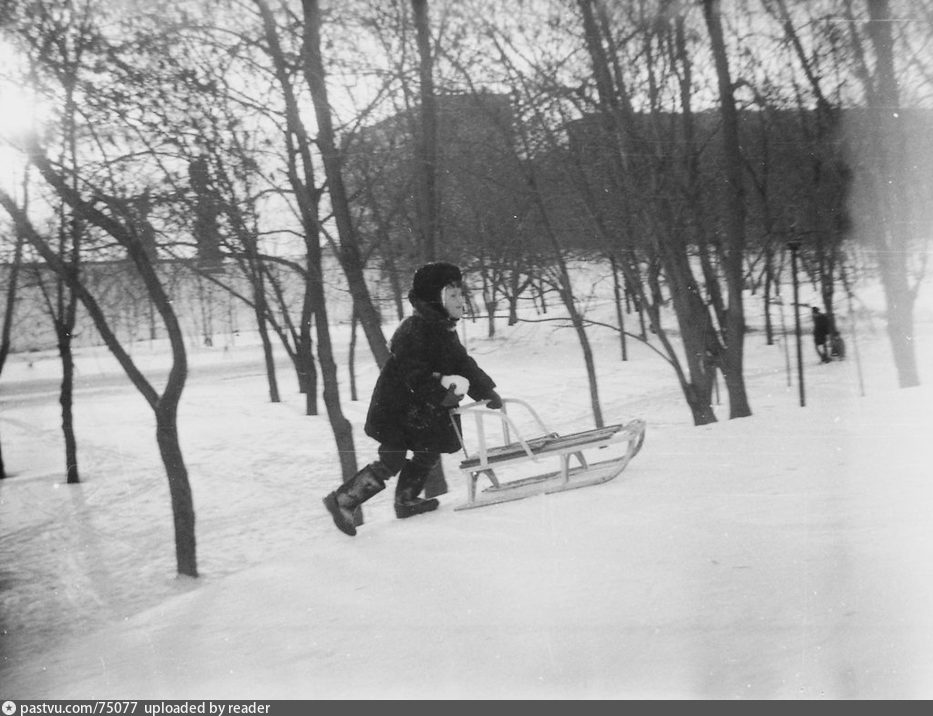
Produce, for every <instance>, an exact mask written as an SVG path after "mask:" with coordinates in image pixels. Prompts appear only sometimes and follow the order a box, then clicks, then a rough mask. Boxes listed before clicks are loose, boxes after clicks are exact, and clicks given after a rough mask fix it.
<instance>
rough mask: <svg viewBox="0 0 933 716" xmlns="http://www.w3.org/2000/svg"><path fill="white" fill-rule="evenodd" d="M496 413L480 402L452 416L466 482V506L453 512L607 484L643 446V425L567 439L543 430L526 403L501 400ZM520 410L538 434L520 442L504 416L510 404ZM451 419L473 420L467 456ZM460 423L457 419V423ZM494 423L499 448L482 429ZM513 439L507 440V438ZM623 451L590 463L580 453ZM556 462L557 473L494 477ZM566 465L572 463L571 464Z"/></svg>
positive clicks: (640, 422)
mask: <svg viewBox="0 0 933 716" xmlns="http://www.w3.org/2000/svg"><path fill="white" fill-rule="evenodd" d="M502 403H503V405H502V409H501V410H491V409H489V408H487V407H486V403H485V401H480V402H476V403H470V404H468V405H462V406H460V407H459V408H456V409H455V410H452V411H451V420H452V421H453V423H454V427H455V428H456V429H457V436H458V437H459V439H460V446H461V447H462V448H463V454H464V460H463V461H462V462H461V463H460V472H461V473H462V474H463V476H464V477H465V478H466V481H467V501H466V502H465V503H463V504H462V505H459V506H457V507H455V508H454V509H455V510H468V509H472V508H474V507H483V506H485V505H493V504H497V503H500V502H509V501H511V500H521V499H524V498H526V497H531V496H532V495H540V494H551V493H554V492H563V491H564V490H573V489H577V488H580V487H587V486H589V485H596V484H599V483H601V482H608V481H609V480H611V479H613V478H614V477H616V476H617V475H618V474H619V473H621V472H622V471H623V470H624V469H625V468H626V466H627V465H628V463H629V462H630V461H631V459H632V458H633V457H635V455H637V454H638V451H639V450H640V449H641V446H642V444H643V443H644V441H645V427H646V425H645V421H644V420H631V421H629V422H628V423H625V424H618V425H608V426H606V427H603V428H594V429H592V430H584V431H582V432H578V433H571V434H569V435H559V434H558V433H556V432H552V431H550V430H548V428H547V426H546V425H545V424H544V422H543V421H542V420H541V418H540V417H539V416H538V413H537V412H535V410H534V408H532V407H531V406H530V405H529V404H528V403H526V402H525V401H524V400H518V399H516V398H507V399H505V400H503V401H502ZM513 404H514V405H519V406H521V407H522V408H523V409H524V410H526V411H528V413H529V414H530V416H531V418H532V420H533V422H534V423H535V424H536V426H537V429H539V430H540V432H541V435H539V436H538V437H534V438H528V439H526V438H524V437H523V436H522V434H521V432H520V430H519V429H518V426H517V425H516V423H515V421H514V420H512V418H511V417H510V416H509V414H508V407H509V405H513ZM454 415H460V416H462V418H465V417H466V416H467V415H473V417H474V418H475V427H476V442H477V449H476V451H475V452H473V453H470V452H469V451H468V450H467V447H466V444H465V442H464V438H463V432H462V431H461V430H460V429H459V427H458V426H457V422H456V421H455V420H454V419H453V416H454ZM462 418H461V419H462ZM487 418H495V419H496V420H498V421H499V422H500V423H501V428H502V441H501V444H499V445H495V446H490V445H489V443H488V441H487V437H486V430H485V420H486V419H487ZM512 435H514V436H515V439H514V440H512V439H511V436H512ZM623 444H624V448H625V449H624V452H623V453H622V454H621V455H619V456H616V457H614V458H612V459H609V460H604V461H601V462H589V461H588V460H587V458H586V456H585V455H584V451H588V450H599V449H603V448H608V447H609V446H614V445H617V446H622V445H623ZM546 460H552V461H556V462H557V465H558V469H557V470H553V471H550V472H545V473H543V474H540V475H532V476H529V477H523V478H519V479H513V480H510V481H502V480H500V478H499V476H498V475H497V474H496V471H497V470H502V469H505V468H509V467H514V466H518V465H526V466H527V464H528V463H529V462H532V463H543V462H545V461H546ZM571 461H574V462H575V463H576V464H574V465H571ZM482 476H485V477H486V478H488V479H489V481H490V483H491V485H490V486H489V487H487V488H485V489H484V490H482V491H481V492H477V482H478V481H479V478H480V477H482Z"/></svg>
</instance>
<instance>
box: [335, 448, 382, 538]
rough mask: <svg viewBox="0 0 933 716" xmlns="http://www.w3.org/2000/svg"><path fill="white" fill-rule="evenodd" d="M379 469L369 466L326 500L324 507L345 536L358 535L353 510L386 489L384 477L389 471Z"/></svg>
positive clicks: (378, 466)
mask: <svg viewBox="0 0 933 716" xmlns="http://www.w3.org/2000/svg"><path fill="white" fill-rule="evenodd" d="M379 468H382V466H381V465H378V464H373V465H367V466H366V467H364V468H363V469H362V470H360V471H359V472H358V473H356V474H355V475H354V476H353V477H351V478H350V479H349V480H347V481H346V482H345V483H343V484H342V485H341V486H340V487H338V488H337V489H336V490H334V491H333V492H332V493H330V494H329V495H328V496H327V497H325V498H324V507H326V508H327V511H328V512H330V514H331V516H332V517H333V518H334V524H335V525H337V529H339V530H340V531H341V532H343V533H344V534H348V535H350V536H351V537H353V536H354V535H356V525H355V524H354V521H353V510H355V509H356V508H357V507H359V506H360V505H362V504H363V503H364V502H366V500H368V499H369V498H370V497H372V496H373V495H375V494H376V493H378V492H382V491H383V490H384V489H385V486H386V482H385V477H383V476H382V475H383V474H385V473H387V472H388V471H387V470H385V468H382V469H381V470H380V469H379ZM386 477H387V475H386Z"/></svg>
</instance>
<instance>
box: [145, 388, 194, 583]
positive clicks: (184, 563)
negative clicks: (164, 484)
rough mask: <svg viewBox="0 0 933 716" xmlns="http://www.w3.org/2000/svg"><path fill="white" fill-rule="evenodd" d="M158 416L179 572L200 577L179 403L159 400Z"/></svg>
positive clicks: (169, 399) (160, 443)
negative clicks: (180, 426)
mask: <svg viewBox="0 0 933 716" xmlns="http://www.w3.org/2000/svg"><path fill="white" fill-rule="evenodd" d="M155 413H156V442H157V443H158V445H159V454H160V455H161V456H162V464H163V465H165V471H166V474H167V475H168V488H169V495H170V497H171V501H172V521H173V525H174V529H175V561H176V563H177V565H178V573H179V574H182V575H185V576H187V577H197V576H198V560H197V545H196V539H195V532H194V526H195V517H194V500H193V498H192V495H191V483H190V482H189V481H188V469H187V468H186V467H185V461H184V458H183V457H182V452H181V445H180V444H179V442H178V401H177V400H176V399H175V398H174V397H172V398H168V399H163V400H161V401H159V404H158V407H157V408H156V411H155Z"/></svg>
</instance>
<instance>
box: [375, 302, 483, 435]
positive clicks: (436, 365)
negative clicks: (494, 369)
mask: <svg viewBox="0 0 933 716" xmlns="http://www.w3.org/2000/svg"><path fill="white" fill-rule="evenodd" d="M412 304H413V305H414V307H415V312H414V314H413V315H412V316H409V317H408V318H406V319H405V320H404V321H402V323H401V324H400V325H399V327H398V328H397V329H396V331H395V333H394V335H393V336H392V340H391V341H390V342H389V350H390V353H391V355H390V356H389V360H388V361H386V364H385V366H384V367H383V368H382V371H381V372H380V374H379V378H378V380H377V381H376V387H375V388H374V389H373V395H372V399H371V401H370V404H369V413H368V414H367V416H366V425H365V431H366V434H367V435H369V436H370V437H371V438H373V439H374V440H377V441H379V442H380V443H382V444H384V445H389V446H392V447H395V448H404V449H407V450H432V451H435V452H443V453H453V452H457V450H459V449H460V441H459V440H458V438H457V433H456V432H455V431H454V427H453V425H452V424H451V421H450V413H449V409H448V408H447V407H445V406H443V405H442V404H441V402H442V401H443V400H444V397H445V396H446V394H447V391H446V389H445V388H444V387H443V386H442V385H441V383H440V376H443V375H461V376H463V377H464V378H466V379H467V380H468V381H470V389H469V393H468V394H469V396H470V397H471V398H472V399H473V400H485V399H487V398H490V397H492V395H491V394H492V391H493V389H494V388H495V386H496V384H495V382H493V380H492V378H490V377H489V376H488V375H486V373H484V372H483V371H482V370H481V369H480V367H479V366H478V365H477V364H476V361H475V360H473V359H472V358H471V357H470V356H469V355H467V352H466V349H465V348H464V347H463V344H462V343H460V339H459V338H458V337H457V331H456V321H452V320H451V319H450V318H448V316H447V315H446V313H444V312H443V311H441V310H439V309H437V308H435V307H434V306H433V305H429V304H427V303H425V302H423V301H419V300H413V301H412ZM454 417H455V419H456V420H457V424H458V426H459V419H460V416H454Z"/></svg>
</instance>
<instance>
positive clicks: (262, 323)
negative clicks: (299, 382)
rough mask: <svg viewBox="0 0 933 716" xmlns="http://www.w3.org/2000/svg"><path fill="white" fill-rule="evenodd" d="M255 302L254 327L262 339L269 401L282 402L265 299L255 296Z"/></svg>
mask: <svg viewBox="0 0 933 716" xmlns="http://www.w3.org/2000/svg"><path fill="white" fill-rule="evenodd" d="M257 299H258V300H257V303H256V327H257V329H258V330H259V338H260V340H261V341H262V356H263V360H264V361H265V364H266V379H267V381H268V383H269V401H270V402H272V403H280V402H282V397H281V395H279V381H278V378H277V377H276V371H275V357H274V355H273V352H272V341H271V340H270V339H269V328H268V324H267V321H266V305H265V300H264V299H261V298H259V297H257Z"/></svg>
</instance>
